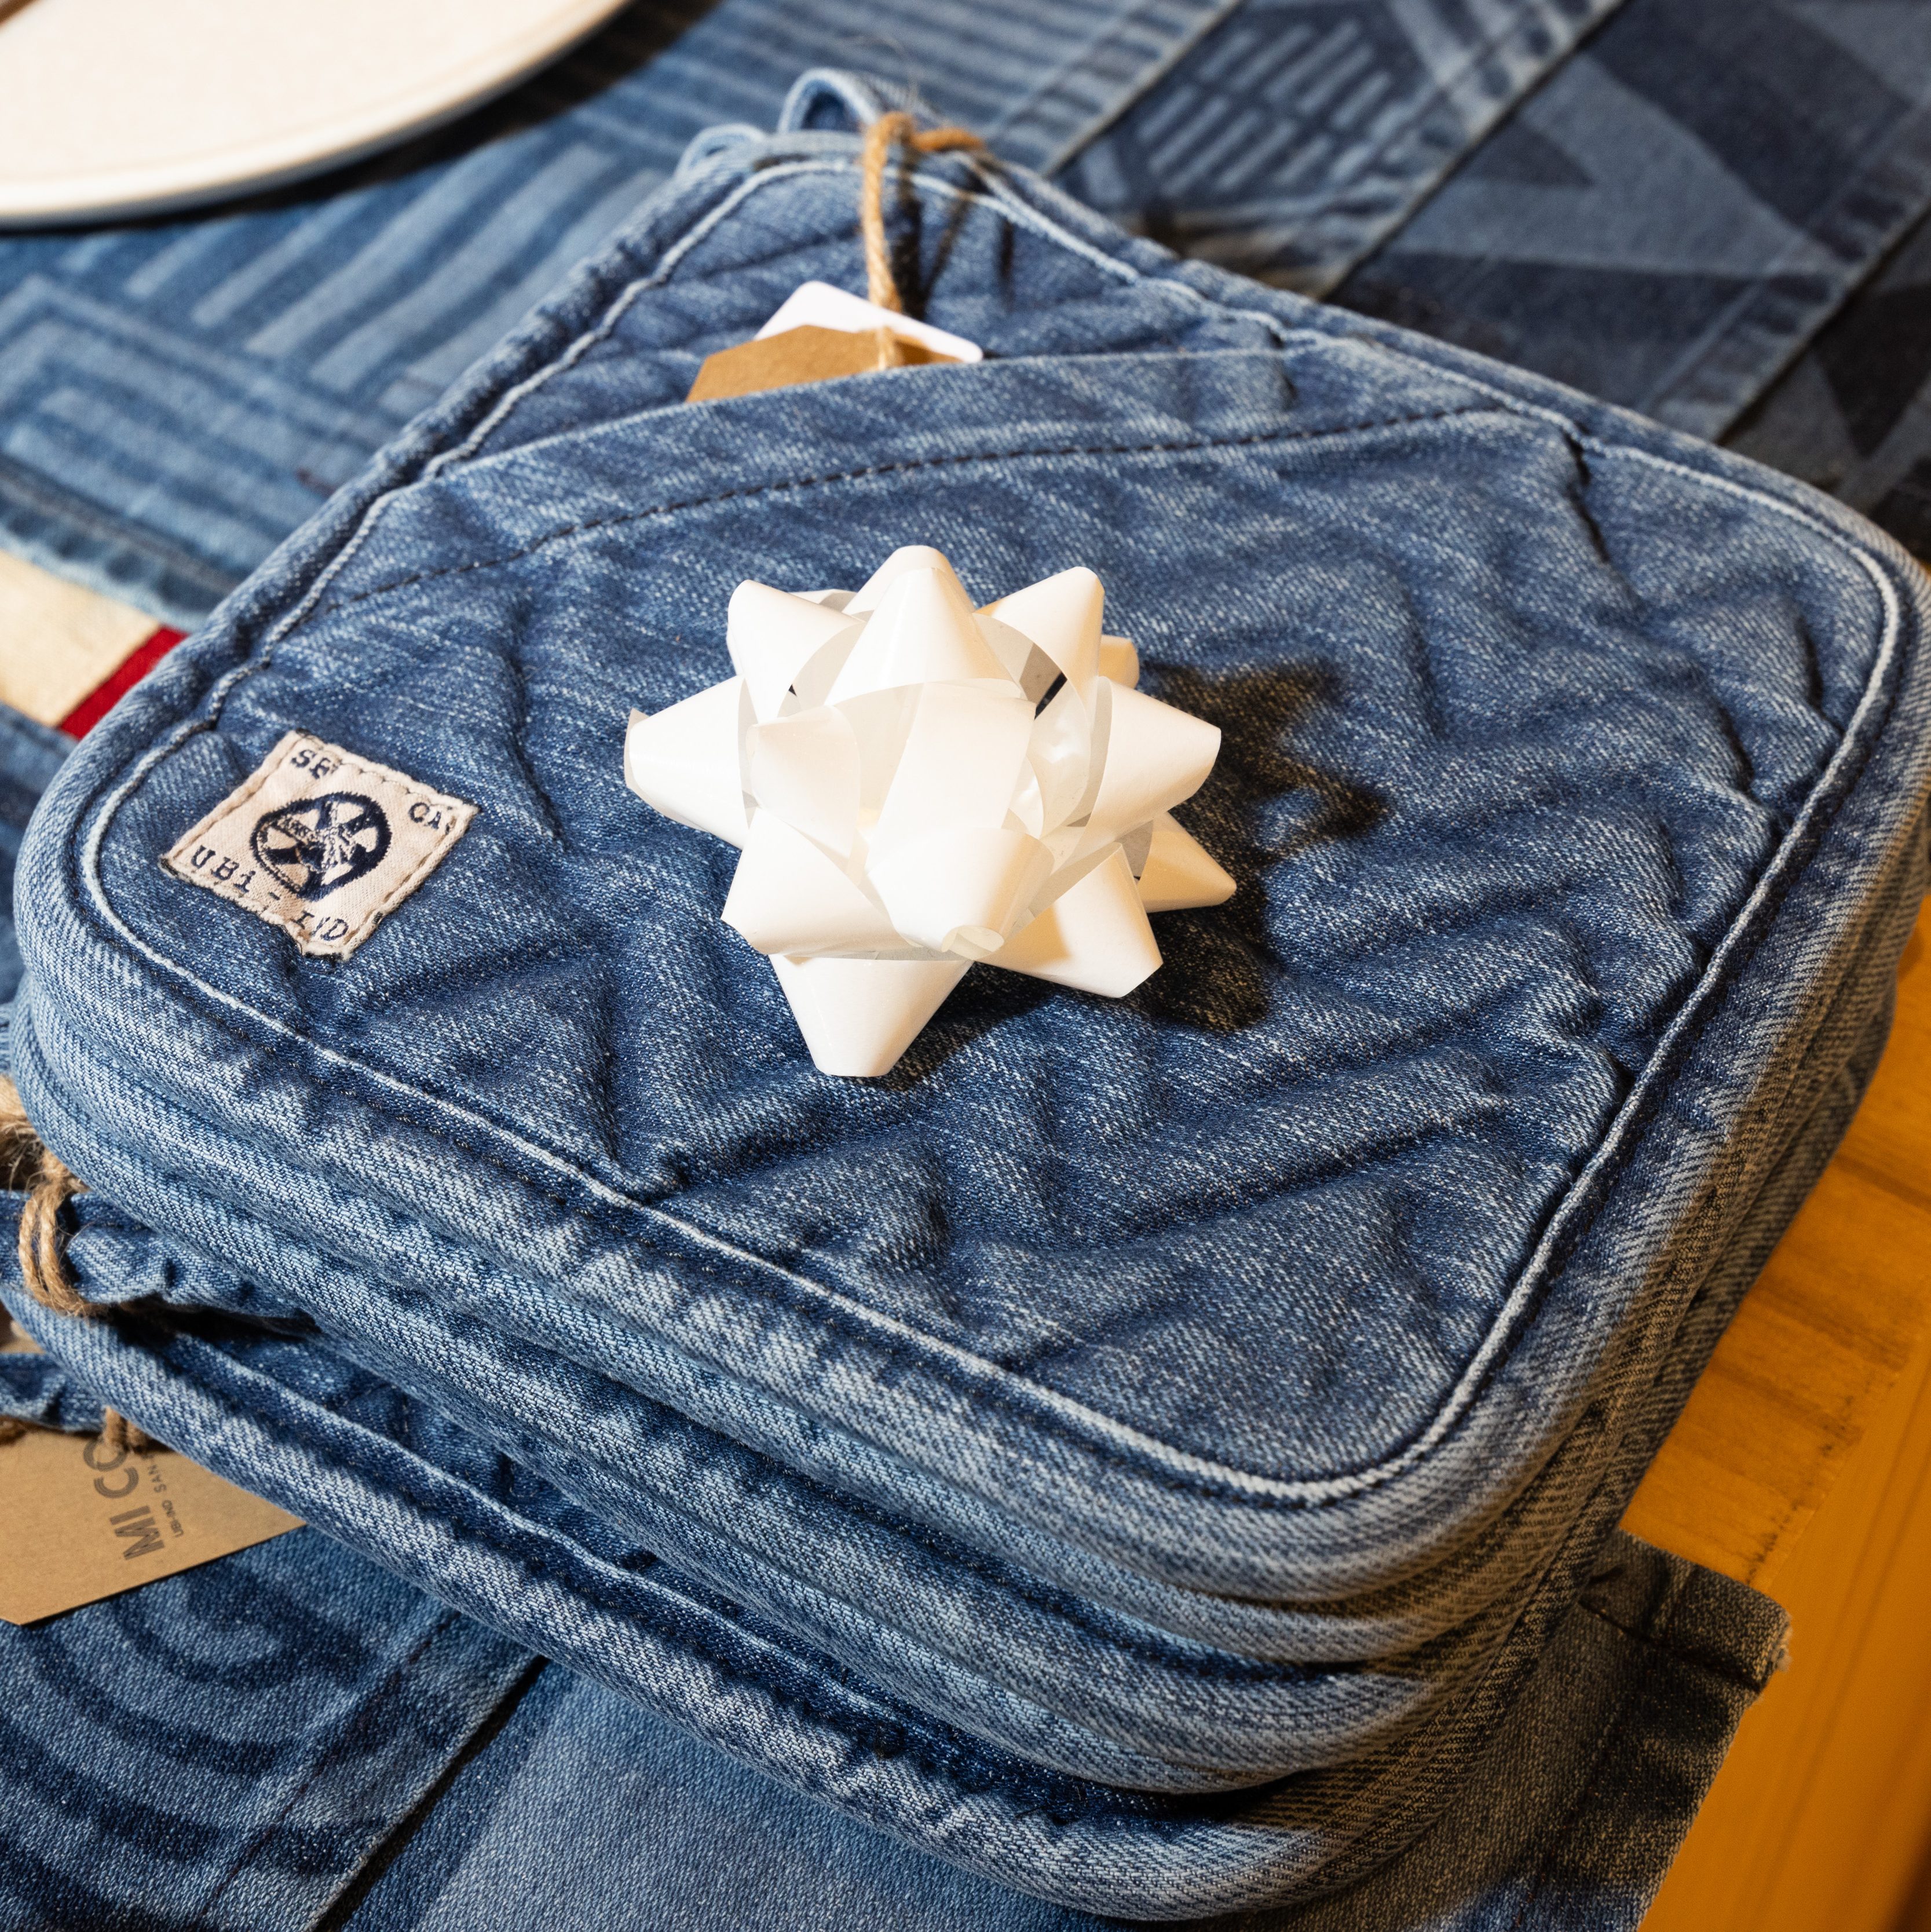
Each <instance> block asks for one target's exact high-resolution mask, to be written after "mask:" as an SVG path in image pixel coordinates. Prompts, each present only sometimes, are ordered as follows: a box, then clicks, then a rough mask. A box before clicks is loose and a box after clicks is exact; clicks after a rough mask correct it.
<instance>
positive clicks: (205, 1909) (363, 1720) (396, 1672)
mask: <svg viewBox="0 0 1931 1932" xmlns="http://www.w3.org/2000/svg"><path fill="white" fill-rule="evenodd" d="M460 1622H463V1616H462V1615H461V1613H460V1612H459V1611H456V1610H448V1611H445V1613H443V1614H442V1616H440V1617H439V1618H437V1619H436V1622H434V1623H433V1625H431V1626H430V1628H429V1629H428V1631H427V1632H426V1633H425V1634H424V1637H423V1638H422V1640H421V1643H418V1644H417V1646H415V1649H413V1650H412V1651H411V1652H409V1655H408V1656H406V1657H405V1658H401V1659H400V1660H399V1661H397V1663H396V1664H394V1665H392V1666H391V1668H390V1670H389V1672H388V1675H387V1676H385V1677H384V1679H382V1686H381V1688H380V1689H379V1690H378V1691H376V1694H375V1697H373V1698H370V1699H367V1700H364V1702H363V1703H361V1704H359V1705H358V1706H356V1709H355V1715H354V1716H353V1717H352V1718H351V1719H350V1721H349V1725H348V1728H347V1730H346V1732H344V1733H343V1734H341V1735H340V1736H338V1737H337V1739H336V1740H335V1741H334V1742H333V1743H332V1744H331V1745H328V1746H327V1747H325V1748H324V1749H323V1750H322V1751H319V1752H318V1753H317V1754H316V1760H315V1762H314V1763H313V1764H312V1765H310V1767H309V1770H308V1775H307V1777H306V1778H304V1779H303V1780H302V1781H301V1783H300V1784H298V1785H297V1786H296V1787H295V1789H294V1790H293V1791H292V1792H290V1793H289V1797H288V1802H287V1803H286V1804H285V1805H283V1806H282V1808H281V1809H280V1811H277V1813H276V1814H275V1815H274V1817H272V1818H270V1819H266V1820H264V1821H263V1822H262V1825H261V1826H260V1827H259V1829H257V1830H256V1832H255V1834H254V1835H253V1837H252V1838H250V1839H249V1840H248V1841H247V1843H246V1844H244V1846H242V1847H241V1849H240V1850H239V1851H238V1852H236V1853H235V1861H234V1863H233V1864H231V1865H229V1867H228V1869H227V1870H226V1871H225V1872H223V1873H222V1874H221V1877H220V1882H219V1883H217V1885H216V1886H215V1888H214V1890H213V1891H211V1892H210V1893H208V1895H207V1897H205V1898H204V1899H203V1900H202V1901H201V1905H200V1909H199V1910H198V1911H197V1912H196V1913H195V1915H194V1917H193V1920H192V1921H190V1922H191V1923H192V1924H196V1925H205V1924H207V1923H208V1914H209V1913H210V1912H212V1911H213V1910H214V1908H215V1906H216V1905H217V1903H220V1897H221V1894H223V1892H224V1891H226V1890H227V1889H228V1888H229V1886H230V1885H232V1884H233V1883H234V1882H235V1879H236V1878H237V1877H238V1876H239V1875H240V1873H241V1867H243V1866H244V1865H245V1864H247V1862H248V1861H249V1860H250V1858H253V1856H254V1855H255V1854H256V1852H257V1851H259V1849H261V1847H262V1846H263V1845H265V1843H267V1842H268V1837H269V1835H270V1834H271V1832H274V1830H275V1829H277V1827H278V1826H280V1824H281V1823H282V1822H283V1820H285V1819H286V1817H288V1814H289V1813H290V1812H291V1811H293V1810H294V1809H295V1807H296V1806H297V1805H299V1804H300V1803H301V1801H302V1800H303V1799H304V1798H306V1797H307V1796H308V1793H309V1791H310V1789H311V1787H313V1785H314V1783H315V1781H316V1779H317V1778H319V1777H320V1776H321V1775H322V1773H323V1772H325V1771H326V1770H328V1769H330V1767H331V1766H332V1765H334V1763H335V1762H336V1760H337V1759H339V1758H340V1757H341V1756H342V1754H343V1751H344V1750H345V1749H346V1747H347V1746H348V1745H349V1744H351V1743H352V1742H354V1741H355V1739H358V1738H359V1737H360V1736H362V1734H363V1733H364V1732H365V1731H367V1730H368V1728H369V1724H370V1710H371V1709H373V1706H375V1705H376V1703H379V1702H382V1701H385V1700H387V1699H388V1697H389V1695H390V1694H391V1692H392V1691H394V1689H395V1688H396V1687H397V1685H398V1684H399V1683H400V1682H401V1681H402V1680H403V1678H405V1677H406V1676H407V1675H408V1674H409V1672H411V1671H412V1670H414V1669H415V1667H416V1665H417V1664H418V1662H419V1661H421V1658H422V1656H423V1655H424V1652H426V1651H427V1649H429V1647H430V1645H431V1644H433V1643H434V1642H435V1641H436V1639H437V1638H438V1637H441V1636H442V1634H443V1633H444V1632H445V1631H448V1630H450V1629H452V1628H454V1626H455V1625H457V1624H459V1623H460Z"/></svg>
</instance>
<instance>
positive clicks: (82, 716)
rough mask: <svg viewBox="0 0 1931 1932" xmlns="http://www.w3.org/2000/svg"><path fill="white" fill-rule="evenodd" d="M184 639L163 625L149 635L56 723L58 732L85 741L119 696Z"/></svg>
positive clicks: (182, 635)
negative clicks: (58, 723)
mask: <svg viewBox="0 0 1931 1932" xmlns="http://www.w3.org/2000/svg"><path fill="white" fill-rule="evenodd" d="M186 636H187V632H186V631H174V630H170V629H169V628H168V626H167V625H165V624H162V625H158V626H157V628H155V629H154V630H152V631H149V632H148V634H147V636H146V637H144V638H143V639H142V640H141V642H140V643H138V644H136V646H134V648H133V649H132V650H131V651H130V652H128V654H127V656H125V657H124V658H122V659H121V664H120V668H119V669H118V670H114V671H111V672H109V674H108V675H107V676H106V677H104V678H103V679H101V680H100V682H99V683H98V684H97V685H95V686H94V688H93V689H92V690H91V691H89V692H88V694H87V695H86V696H85V697H83V698H82V700H80V702H79V703H78V704H76V706H74V707H73V709H72V710H71V711H70V712H68V713H67V715H66V716H65V717H64V718H62V719H61V721H60V728H61V730H63V731H64V732H65V733H67V736H69V737H70V738H84V737H85V736H87V734H88V732H90V731H91V730H93V729H94V726H95V725H97V724H99V723H100V721H101V719H102V718H105V717H106V715H107V714H108V712H110V711H112V709H113V708H114V706H115V702H116V700H118V699H119V697H121V694H122V693H123V692H125V691H131V690H133V688H134V686H135V685H137V684H139V682H140V681H141V680H142V678H144V677H145V676H147V674H148V672H149V671H151V670H153V669H154V667H155V665H156V664H159V663H160V661H161V660H162V658H164V657H166V655H167V654H168V652H170V651H171V650H172V649H174V647H175V645H177V644H178V643H180V642H181V639H182V638H184V637H186Z"/></svg>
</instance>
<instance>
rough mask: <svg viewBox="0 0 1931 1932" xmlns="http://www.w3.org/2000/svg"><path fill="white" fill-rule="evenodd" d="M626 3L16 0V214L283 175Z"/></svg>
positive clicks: (393, 137) (541, 56) (2, 52)
mask: <svg viewBox="0 0 1931 1932" xmlns="http://www.w3.org/2000/svg"><path fill="white" fill-rule="evenodd" d="M623 4H624V0H13V4H11V5H10V4H9V0H0V225H10V226H42V225H46V224H48V223H57V222H69V221H76V220H103V219H105V218H106V217H109V216H113V217H121V216H126V215H130V214H151V213H154V212H155V211H158V210H160V209H163V208H181V207H184V206H186V205H189V204H190V203H193V202H202V201H211V200H214V199H218V198H220V197H223V196H229V195H233V194H238V193H241V192H242V191H243V190H249V189H255V188H261V187H268V186H270V185H271V184H274V183H276V182H278V181H290V180H293V179H295V178H297V177H298V176H300V175H305V174H313V173H315V172H317V171H319V169H323V168H327V167H332V166H336V165H337V164H338V163H340V162H343V161H346V160H351V159H352V158H353V157H355V156H356V155H358V154H367V153H368V152H370V151H371V150H372V149H373V148H380V147H384V146H386V145H388V144H389V143H391V142H395V141H399V140H400V139H403V138H404V137H405V136H407V135H410V134H414V133H420V132H421V130H422V129H424V128H425V127H433V125H434V124H436V122H438V121H446V120H448V118H450V117H451V115H456V114H459V113H461V112H462V111H463V110H464V109H465V108H467V107H474V106H475V104H476V103H477V102H478V101H484V100H486V99H487V98H488V97H489V96H490V95H493V94H495V93H497V92H500V91H501V90H502V89H504V88H505V87H508V86H510V85H511V83H512V82H514V81H517V80H520V79H521V78H522V77H523V76H524V75H525V74H529V72H531V71H532V70H533V69H534V68H538V67H541V65H543V64H544V62H547V61H550V60H553V59H555V58H556V56H557V55H559V54H561V53H562V52H565V51H566V50H567V49H568V48H569V47H571V46H573V45H574V43H576V42H577V41H578V40H581V39H582V38H583V36H584V35H585V34H588V33H589V32H590V31H592V28H595V27H597V26H601V24H602V23H603V22H604V21H605V20H608V19H609V18H610V16H611V15H612V14H613V13H616V12H617V10H619V7H621V6H622V5H623Z"/></svg>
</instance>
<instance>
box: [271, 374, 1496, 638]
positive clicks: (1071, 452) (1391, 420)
mask: <svg viewBox="0 0 1931 1932" xmlns="http://www.w3.org/2000/svg"><path fill="white" fill-rule="evenodd" d="M1501 413H1502V412H1501V411H1499V410H1497V409H1496V407H1495V405H1494V404H1492V403H1459V404H1453V405H1450V406H1448V407H1444V408H1441V409H1434V410H1414V411H1413V412H1411V413H1409V414H1408V415H1406V416H1373V417H1369V418H1368V419H1366V420H1365V421H1363V422H1351V423H1337V424H1335V425H1333V426H1332V427H1330V428H1326V429H1304V430H1257V431H1254V432H1253V433H1252V434H1251V435H1247V436H1228V437H1175V438H1174V439H1172V440H1170V441H1167V442H1162V443H1042V444H1040V445H1039V446H1036V447H1034V446H1027V447H1021V448H1018V449H994V450H973V451H968V452H962V453H961V454H959V455H953V456H925V457H917V458H908V459H907V460H906V461H904V462H903V463H865V464H862V465H860V466H859V467H857V468H856V469H833V470H827V471H826V472H825V473H824V474H823V475H818V476H788V477H786V478H784V479H783V480H782V481H775V482H771V483H753V484H745V486H744V487H742V488H741V489H736V490H714V491H712V493H710V494H709V495H708V496H687V497H685V498H682V499H680V500H679V501H676V502H668V503H658V504H654V505H652V507H651V508H649V509H647V510H626V511H623V512H622V514H616V515H611V516H607V517H585V518H583V520H581V521H580V522H577V523H565V524H563V525H562V526H559V528H557V529H553V530H546V531H545V532H544V534H543V535H541V536H540V537H536V538H532V540H531V541H529V543H526V544H524V545H523V547H522V548H521V549H520V550H508V551H506V552H505V553H503V554H502V555H501V556H488V557H478V558H475V559H472V561H470V562H467V563H452V564H447V565H443V566H442V568H439V569H436V570H418V571H415V572H413V573H412V574H410V575H409V576H407V577H396V578H394V579H393V580H391V581H390V582H388V583H376V584H371V585H370V586H369V587H368V589H366V590H356V591H352V592H349V595H346V596H344V597H342V598H338V599H337V601H335V602H334V603H333V604H320V605H319V606H317V607H316V608H315V609H313V610H310V612H309V613H308V614H307V616H305V617H304V619H302V622H303V623H304V624H305V623H307V622H310V621H313V620H319V619H322V618H325V617H332V616H334V615H335V613H337V611H338V610H348V609H349V608H351V607H352V606H353V605H355V604H361V603H364V602H366V601H367V600H368V599H370V598H374V597H386V596H388V595H391V594H392V593H393V592H396V591H398V590H406V589H409V588H411V587H412V586H414V585H415V584H418V583H432V582H433V581H434V580H436V579H437V578H439V577H460V576H463V575H466V574H468V573H469V571H477V570H498V569H500V568H502V566H503V565H505V564H508V563H514V562H518V561H519V560H520V559H522V558H523V557H526V556H532V555H533V554H534V553H535V552H536V551H538V550H541V549H543V548H544V547H546V546H547V545H548V544H553V543H562V542H563V541H566V540H567V539H568V538H571V537H575V536H581V535H583V534H584V533H585V532H586V531H589V530H601V529H613V528H616V527H619V526H622V525H623V524H625V523H647V522H649V520H650V519H651V518H652V517H669V516H675V515H676V514H678V513H679V511H684V510H700V509H705V508H708V507H709V505H712V504H713V503H727V502H732V501H733V500H734V499H739V498H742V497H749V496H778V495H781V494H782V493H784V492H785V491H787V490H809V489H814V488H819V487H827V488H828V487H832V485H835V484H840V483H855V482H859V481H862V480H863V479H864V478H866V477H868V476H897V475H904V474H906V473H907V472H910V471H913V470H917V469H946V468H949V467H954V466H961V465H964V464H969V463H1012V462H1016V461H1018V460H1020V459H1021V458H1026V457H1039V458H1051V457H1062V456H1150V455H1166V454H1170V453H1171V454H1179V453H1181V452H1185V451H1187V450H1192V449H1200V450H1208V449H1243V448H1245V447H1246V446H1250V445H1252V444H1256V443H1314V442H1321V441H1325V440H1327V439H1329V438H1331V437H1344V436H1358V435H1361V434H1364V433H1366V432H1367V431H1371V430H1378V429H1399V428H1402V427H1404V426H1405V425H1408V424H1411V423H1419V422H1444V421H1446V420H1447V419H1448V418H1450V417H1451V416H1496V415H1499V414H1501ZM296 628H297V629H299V628H301V626H300V625H297V626H296ZM283 635H284V637H292V636H293V635H294V631H287V632H285V633H284V634H283Z"/></svg>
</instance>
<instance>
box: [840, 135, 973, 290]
mask: <svg viewBox="0 0 1931 1932" xmlns="http://www.w3.org/2000/svg"><path fill="white" fill-rule="evenodd" d="M901 141H902V142H904V144H905V145H906V146H907V147H908V148H910V149H911V150H912V151H913V153H914V154H946V153H948V152H949V151H952V150H953V149H955V148H983V147H984V146H985V142H983V141H982V140H981V139H979V136H977V135H976V134H974V133H969V132H968V131H967V130H966V129H964V127H932V128H927V129H921V128H920V127H919V124H918V122H917V121H914V120H913V118H912V117H911V115H909V114H907V113H905V112H904V110H895V111H894V112H893V113H889V114H881V115H880V116H879V117H878V118H877V120H876V121H871V122H870V123H868V124H867V126H866V127H865V151H864V166H863V175H862V184H861V186H860V188H859V204H858V218H859V230H860V232H861V233H862V234H863V236H864V237H865V294H866V296H868V298H869V299H871V301H872V302H875V303H876V304H877V305H878V306H879V307H880V308H889V310H891V311H892V314H895V315H903V314H904V313H905V302H904V297H903V296H901V295H900V293H898V277H897V276H896V275H894V274H893V273H892V251H891V249H890V248H889V246H888V245H887V243H886V239H885V169H886V163H888V162H889V160H891V158H892V148H894V147H895V145H897V144H898V142H901Z"/></svg>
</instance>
